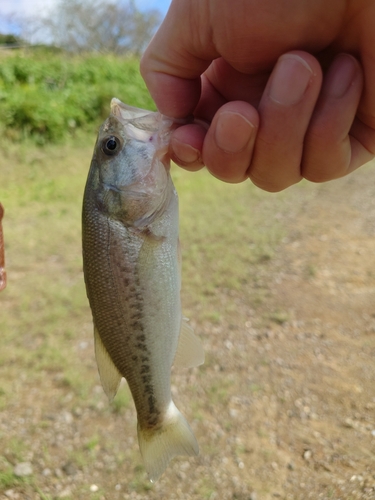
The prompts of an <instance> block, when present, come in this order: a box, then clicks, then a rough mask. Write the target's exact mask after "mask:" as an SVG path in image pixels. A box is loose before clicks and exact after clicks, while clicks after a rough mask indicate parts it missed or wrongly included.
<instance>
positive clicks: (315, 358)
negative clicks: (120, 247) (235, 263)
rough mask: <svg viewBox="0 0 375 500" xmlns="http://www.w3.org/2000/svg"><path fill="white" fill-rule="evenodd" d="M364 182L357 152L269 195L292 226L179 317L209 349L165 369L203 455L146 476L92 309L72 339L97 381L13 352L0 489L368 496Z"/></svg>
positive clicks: (112, 494)
mask: <svg viewBox="0 0 375 500" xmlns="http://www.w3.org/2000/svg"><path fill="white" fill-rule="evenodd" d="M374 185H375V170H374V169H373V168H372V169H371V168H366V169H364V170H363V171H361V172H360V173H357V174H355V175H353V176H351V177H349V178H345V179H342V180H340V181H337V182H333V183H329V184H326V185H322V186H311V185H310V186H307V185H305V186H296V187H293V188H292V189H290V198H289V200H288V202H287V203H286V204H284V206H283V209H282V211H281V212H278V211H277V198H275V207H276V208H275V217H276V218H279V219H280V221H282V222H283V223H287V228H288V230H287V234H286V235H285V237H284V238H283V240H282V243H281V244H280V245H279V246H278V248H277V249H276V250H275V254H274V256H273V257H272V258H271V259H265V261H264V262H263V263H260V264H259V266H258V268H257V270H256V276H257V279H256V280H255V281H254V280H252V281H251V282H244V285H243V288H242V289H241V290H232V289H220V290H218V291H217V294H216V295H215V297H213V298H212V301H215V307H216V308H220V311H221V319H220V321H216V322H215V321H212V322H211V321H208V320H207V321H202V322H199V323H197V322H194V320H193V319H192V320H191V321H192V324H193V326H194V327H195V330H196V332H197V333H198V334H199V335H200V337H201V338H202V341H203V343H204V347H205V351H206V363H205V365H204V366H203V367H200V368H197V369H193V370H189V371H180V370H177V369H176V370H174V371H173V388H172V389H173V394H174V397H175V401H176V404H177V405H178V406H179V408H180V409H181V410H182V411H183V413H184V414H185V415H186V416H187V418H188V420H189V421H190V423H191V425H192V428H193V430H194V432H195V434H196V436H197V439H198V442H199V444H200V455H199V457H197V458H189V459H187V458H184V457H181V458H178V459H175V460H174V461H173V462H172V464H171V465H170V467H169V468H168V469H167V471H166V472H165V474H164V475H163V477H162V478H161V479H160V480H159V481H158V482H157V483H156V484H155V485H151V484H150V483H149V482H148V480H147V478H146V475H145V472H144V469H143V466H142V462H141V458H140V455H139V451H138V444H137V440H136V416H135V412H134V408H133V404H132V402H131V401H129V394H128V391H127V387H126V385H124V387H123V388H122V392H121V394H120V399H119V402H118V403H117V405H116V404H113V405H112V406H110V405H109V404H108V402H107V400H106V398H105V396H104V394H103V391H102V389H101V387H100V385H99V380H98V376H97V373H96V366H95V362H94V355H93V340H92V333H91V325H90V324H85V325H81V327H80V331H79V335H77V337H75V338H73V339H71V340H70V343H71V352H72V354H71V355H72V357H74V358H75V359H76V358H77V359H78V361H79V363H81V364H82V370H83V371H84V372H85V373H90V374H91V376H92V378H93V380H95V381H96V382H95V384H94V385H93V386H92V387H91V388H89V390H88V393H86V394H85V395H84V397H83V396H82V395H80V394H79V393H77V391H76V390H74V389H72V386H71V384H68V383H67V381H66V380H65V378H64V375H63V374H62V373H61V372H59V371H56V372H54V371H53V370H51V369H50V370H45V372H43V371H41V376H40V383H39V384H38V386H35V383H34V382H33V381H29V379H28V371H27V367H24V368H23V369H22V370H19V368H17V367H16V368H15V367H14V366H12V365H11V361H10V362H9V370H8V371H7V372H6V373H7V377H8V380H7V384H8V385H9V384H11V387H12V394H13V397H12V398H9V400H7V401H6V402H5V403H4V404H3V405H2V406H0V443H1V445H0V474H1V475H0V477H1V478H2V483H0V484H2V485H3V486H0V500H6V499H11V500H12V499H14V500H16V499H30V500H33V499H42V500H47V499H48V500H51V499H60V498H66V499H93V500H96V499H97V500H99V499H100V500H101V499H106V500H117V499H137V500H138V499H139V500H140V499H150V500H157V499H166V498H168V499H171V500H172V499H192V500H198V499H199V500H202V499H211V500H212V499H218V500H219V499H220V500H271V499H273V500H277V499H285V500H286V499H288V500H289V499H290V500H293V499H297V500H298V499H301V500H302V499H310V498H311V499H315V500H316V499H336V500H338V499H341V500H349V499H353V500H354V499H375V414H374V411H375V384H374V379H375V363H374V354H375V306H374V302H375V271H374V245H375V239H374V238H375V197H374V195H373V191H374V188H373V186H374ZM183 299H184V303H185V304H187V307H188V308H189V309H192V308H193V307H194V304H195V300H196V298H192V297H189V296H184V298H183ZM30 348H32V346H30ZM67 362H69V360H67ZM3 373H4V371H3ZM0 391H1V388H0Z"/></svg>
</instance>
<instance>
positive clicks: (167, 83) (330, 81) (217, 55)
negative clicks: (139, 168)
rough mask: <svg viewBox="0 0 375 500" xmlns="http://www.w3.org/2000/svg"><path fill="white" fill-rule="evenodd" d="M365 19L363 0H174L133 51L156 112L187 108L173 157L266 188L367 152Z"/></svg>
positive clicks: (370, 89)
mask: <svg viewBox="0 0 375 500" xmlns="http://www.w3.org/2000/svg"><path fill="white" fill-rule="evenodd" d="M374 26H375V3H374V2H373V1H372V0H349V1H345V2H344V1H343V0H330V2H326V1H325V0H307V1H305V2H301V1H300V0H289V1H288V2H286V1H281V2H280V0H252V1H249V0H230V1H229V0H215V1H214V0H211V1H210V0H173V1H172V4H171V7H170V9H169V11H168V14H167V16H166V18H165V20H164V22H163V24H162V26H161V27H160V28H159V30H158V32H157V33H156V35H155V37H154V38H153V40H152V41H151V43H150V45H149V47H148V48H147V50H146V52H145V54H144V56H143V58H142V61H141V72H142V75H143V77H144V79H145V81H146V84H147V86H148V88H149V90H150V93H151V95H152V97H153V98H154V100H155V102H156V105H157V107H158V109H159V111H160V112H161V113H163V114H165V115H169V116H173V117H176V118H177V117H178V118H181V117H185V116H187V115H189V114H192V113H193V114H194V116H195V118H196V119H198V120H197V123H195V124H189V125H185V126H181V127H179V128H178V129H177V130H176V131H175V132H174V134H173V136H172V140H171V156H172V159H173V160H174V161H175V162H176V163H178V164H179V165H181V166H183V167H185V168H187V169H189V170H197V169H199V168H201V167H202V166H203V164H204V165H206V167H207V168H208V170H209V171H210V172H211V173H212V174H213V175H214V176H216V177H218V178H219V179H222V180H224V181H227V182H241V181H243V180H245V179H247V178H248V177H250V179H251V180H252V181H253V182H254V183H255V184H256V185H257V186H259V187H261V188H263V189H265V190H268V191H279V190H282V189H285V188H286V187H288V186H290V185H292V184H294V183H296V182H298V181H299V180H301V179H302V178H303V177H305V178H306V179H309V180H311V181H314V182H322V181H327V180H331V179H335V178H338V177H341V176H343V175H345V174H347V173H349V172H352V171H353V170H355V169H356V168H358V167H359V166H360V165H363V164H364V163H366V162H367V161H369V160H371V159H372V158H373V156H374V153H375V30H374ZM296 49H298V50H296ZM353 56H354V57H353ZM358 60H359V61H361V64H359V62H358ZM322 68H323V69H324V73H323V71H322ZM202 122H203V123H202ZM204 123H206V124H207V126H205V125H204Z"/></svg>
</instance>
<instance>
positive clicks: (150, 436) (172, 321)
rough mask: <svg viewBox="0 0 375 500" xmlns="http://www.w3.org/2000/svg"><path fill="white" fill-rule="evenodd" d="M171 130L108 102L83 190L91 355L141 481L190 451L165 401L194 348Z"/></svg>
mask: <svg viewBox="0 0 375 500" xmlns="http://www.w3.org/2000/svg"><path fill="white" fill-rule="evenodd" d="M176 126H177V125H176V123H175V122H174V121H173V120H172V119H169V118H166V117H164V116H162V115H161V114H159V113H152V112H150V111H145V110H142V109H137V108H133V107H130V106H127V105H125V104H123V103H122V102H120V101H119V100H118V99H112V102H111V113H110V116H109V118H108V119H107V120H106V121H105V122H104V124H103V125H102V127H101V128H100V130H99V134H98V139H97V142H96V146H95V150H94V155H93V158H92V162H91V167H90V171H89V174H88V179H87V183H86V188H85V193H84V200H83V214H82V237H83V270H84V276H85V283H86V291H87V296H88V299H89V302H90V306H91V311H92V315H93V322H94V338H95V355H96V360H97V364H98V370H99V374H100V379H101V382H102V385H103V388H104V391H105V392H106V394H107V396H108V397H109V399H110V400H112V399H113V398H114V396H115V395H116V392H117V389H118V387H119V384H120V381H121V378H122V377H125V379H126V380H127V382H128V384H129V388H130V391H131V393H132V396H133V399H134V403H135V407H136V410H137V417H138V441H139V447H140V451H141V454H142V458H143V461H144V464H145V468H146V470H147V472H148V475H149V478H150V480H151V481H155V480H156V479H158V478H159V477H160V475H161V474H162V473H163V472H164V470H165V468H166V467H167V464H168V462H169V461H170V460H171V459H172V458H173V457H174V456H176V455H197V454H198V444H197V441H196V439H195V437H194V434H193V432H192V430H191V428H190V426H189V424H188V422H187V421H186V419H185V417H184V416H183V415H182V414H181V413H180V411H179V410H178V409H177V407H176V406H175V405H174V403H173V401H172V396H171V381H170V374H171V367H172V364H173V362H175V363H176V364H179V365H182V366H185V367H187V366H198V365H200V364H202V363H203V361H204V353H203V349H202V346H201V344H200V342H199V340H198V339H197V337H195V335H194V333H193V332H192V330H191V328H190V327H189V325H188V324H187V323H186V321H185V320H184V318H183V316H182V312H181V303H180V288H181V277H180V257H179V240H178V197H177V193H176V190H175V188H174V186H173V182H172V179H171V176H170V173H169V167H170V166H169V157H168V144H169V139H170V134H171V131H172V130H173V129H174V128H175V127H176Z"/></svg>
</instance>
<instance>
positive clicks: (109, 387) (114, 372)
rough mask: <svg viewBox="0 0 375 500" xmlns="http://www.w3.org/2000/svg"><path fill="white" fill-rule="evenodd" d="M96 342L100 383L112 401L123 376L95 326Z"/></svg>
mask: <svg viewBox="0 0 375 500" xmlns="http://www.w3.org/2000/svg"><path fill="white" fill-rule="evenodd" d="M94 340H95V357H96V363H97V365H98V371H99V376H100V381H101V383H102V386H103V389H104V392H105V393H106V395H107V397H108V399H109V400H110V401H112V400H113V398H114V397H115V396H116V393H117V390H118V388H119V385H120V382H121V378H122V375H121V373H120V372H119V371H118V369H117V368H116V366H115V365H114V363H113V361H112V359H111V357H110V355H109V354H108V351H107V349H106V348H105V346H104V344H103V342H102V339H101V338H100V335H99V332H98V329H97V328H96V326H94Z"/></svg>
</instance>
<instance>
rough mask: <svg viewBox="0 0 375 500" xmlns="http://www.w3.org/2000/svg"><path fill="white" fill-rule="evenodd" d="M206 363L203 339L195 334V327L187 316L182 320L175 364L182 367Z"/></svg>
mask: <svg viewBox="0 0 375 500" xmlns="http://www.w3.org/2000/svg"><path fill="white" fill-rule="evenodd" d="M203 363H204V350H203V346H202V343H201V341H200V340H199V338H198V337H197V336H196V335H195V334H194V330H193V328H192V327H191V326H190V325H189V323H188V320H187V319H186V318H182V320H181V331H180V337H179V342H178V346H177V352H176V356H175V359H174V365H175V366H178V367H181V368H192V367H193V366H199V365H202V364H203Z"/></svg>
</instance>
